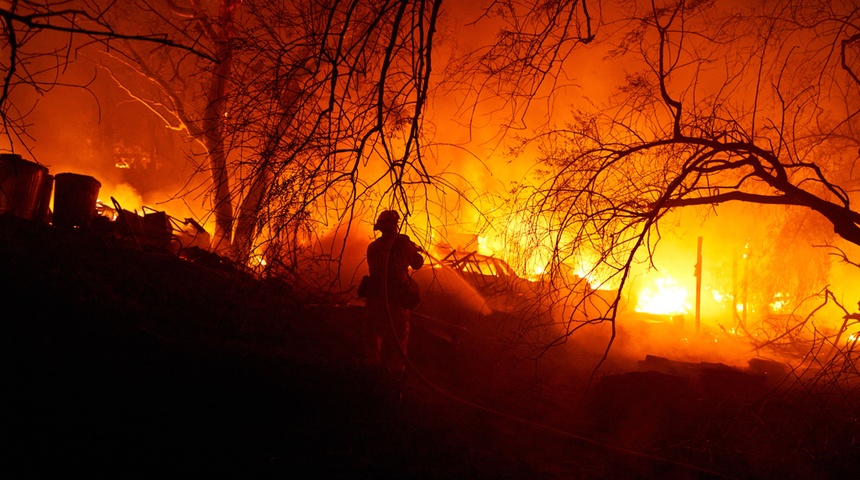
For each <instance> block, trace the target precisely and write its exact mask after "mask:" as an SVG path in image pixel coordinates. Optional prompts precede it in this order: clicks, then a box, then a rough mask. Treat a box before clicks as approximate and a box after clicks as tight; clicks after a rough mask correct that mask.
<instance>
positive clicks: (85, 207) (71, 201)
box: [53, 172, 102, 228]
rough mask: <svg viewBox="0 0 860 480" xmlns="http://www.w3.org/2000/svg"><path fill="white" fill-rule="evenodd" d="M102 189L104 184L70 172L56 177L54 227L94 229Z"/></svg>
mask: <svg viewBox="0 0 860 480" xmlns="http://www.w3.org/2000/svg"><path fill="white" fill-rule="evenodd" d="M101 187H102V184H101V183H100V182H99V181H98V180H96V179H95V178H93V177H91V176H89V175H81V174H78V173H70V172H65V173H58V174H56V175H54V216H53V224H54V226H55V227H59V228H75V227H78V228H90V227H92V225H93V218H95V216H96V202H97V201H98V196H99V189H100V188H101Z"/></svg>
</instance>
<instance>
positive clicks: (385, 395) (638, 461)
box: [0, 217, 860, 479]
mask: <svg viewBox="0 0 860 480" xmlns="http://www.w3.org/2000/svg"><path fill="white" fill-rule="evenodd" d="M215 260H216V259H214V258H208V259H207V261H205V262H204V261H200V262H190V261H187V260H183V259H180V258H178V257H175V256H171V255H164V254H154V253H144V252H140V251H138V250H136V249H135V248H130V246H129V245H127V244H117V243H115V241H112V240H108V239H105V238H103V237H100V236H98V235H95V234H92V233H88V232H83V231H80V230H68V231H63V230H57V229H54V228H52V227H49V226H45V225H40V224H35V223H31V222H26V221H23V220H19V219H16V218H11V217H0V268H2V270H0V300H2V312H3V314H2V322H3V326H4V330H5V333H4V336H3V338H4V340H5V342H4V344H5V348H4V349H3V353H4V361H3V377H2V378H3V386H4V388H3V397H4V399H5V400H6V401H5V402H4V404H5V409H4V414H3V419H4V420H3V422H4V425H3V432H4V437H5V438H4V439H5V440H6V445H7V447H6V448H5V449H4V456H5V457H6V458H5V459H4V461H3V462H2V467H0V468H2V469H3V470H4V471H3V476H4V477H5V478H22V477H44V476H46V475H51V476H63V477H68V476H71V474H76V473H78V474H86V475H87V476H88V477H112V478H116V477H120V478H125V477H129V476H145V477H150V478H151V477H153V476H167V475H171V476H175V475H182V476H188V477H198V476H203V475H207V476H208V475H220V476H227V477H239V476H241V477H243V478H260V477H268V476H273V477H274V476H277V477H285V476H287V477H290V478H296V477H298V478H528V479H533V478H720V476H721V475H719V474H717V473H715V472H720V473H722V474H725V475H726V476H729V477H740V478H837V476H838V475H839V474H841V473H843V472H846V471H849V470H850V469H852V468H853V469H856V468H857V467H858V462H860V460H858V458H860V455H858V452H860V448H858V444H859V443H860V441H858V435H857V432H858V430H857V425H858V424H857V416H856V415H854V416H852V414H851V410H850V409H849V410H847V411H846V410H842V411H840V415H839V418H838V420H839V422H838V423H835V422H824V421H820V420H821V418H828V419H829V418H832V419H834V420H837V418H836V417H835V416H833V415H831V414H832V411H833V410H828V409H826V408H825V407H824V406H822V404H820V403H819V402H815V405H817V406H819V407H820V408H819V410H817V411H813V410H808V412H811V414H812V416H807V417H802V416H798V415H797V414H796V413H797V412H798V410H797V407H798V405H807V403H801V402H800V401H797V402H789V401H781V402H767V403H763V402H761V401H759V399H761V398H763V396H765V395H766V394H767V393H768V391H769V390H768V388H769V387H768V386H767V385H766V384H764V383H762V382H759V381H758V379H757V378H755V377H750V376H749V375H746V374H743V373H741V372H738V371H734V370H732V369H721V368H717V369H708V370H707V375H703V376H701V377H696V378H692V377H689V376H685V375H677V374H673V373H672V372H669V373H666V372H654V371H640V372H630V373H626V374H616V375H611V376H607V377H605V378H603V380H602V381H600V382H599V383H598V384H597V385H596V388H595V389H594V390H593V392H592V393H590V394H589V395H583V391H582V388H581V387H582V383H581V382H580V381H579V380H581V379H580V378H578V377H577V375H578V374H577V373H576V372H574V371H573V370H572V369H569V368H566V367H565V365H564V362H563V361H562V360H560V358H555V357H553V356H552V355H549V356H548V357H547V358H546V359H545V360H543V361H542V363H541V364H540V365H539V366H538V365H537V364H533V363H529V362H530V361H528V362H523V361H522V360H521V359H520V358H519V357H518V356H517V355H515V354H514V353H513V352H511V351H508V350H505V349H503V348H500V347H499V346H498V345H494V344H493V342H492V341H490V340H489V339H486V338H479V335H477V334H476V335H473V336H471V337H466V338H465V339H464V340H463V342H462V343H459V344H456V343H451V342H448V341H446V340H445V339H444V338H440V337H438V336H434V335H430V334H428V333H427V331H425V330H423V329H422V328H420V322H416V325H417V328H415V330H414V335H413V337H412V342H411V344H410V345H411V346H410V348H411V352H410V355H411V357H412V360H413V362H414V363H415V365H416V366H417V367H418V368H419V370H420V371H421V375H423V376H424V377H426V378H427V379H428V380H429V382H430V383H425V382H424V381H422V379H421V378H419V376H418V375H413V378H412V381H411V382H410V384H409V388H408V389H407V391H406V393H405V395H404V397H403V399H402V400H398V398H397V396H396V395H394V394H393V392H392V382H391V381H390V379H389V378H388V377H387V376H386V375H384V374H382V373H381V372H379V371H376V370H374V369H372V368H370V367H366V366H363V365H362V364H361V362H360V361H358V360H359V357H360V351H361V348H360V347H361V335H360V332H361V328H360V326H361V315H362V309H361V308H360V307H348V306H325V307H324V306H318V305H317V306H311V305H303V304H302V303H301V302H299V301H297V300H296V298H295V297H294V295H293V293H292V292H291V289H290V288H289V286H288V285H285V284H283V283H279V282H261V281H258V280H255V279H254V278H252V277H250V276H248V275H246V274H243V273H241V272H239V271H237V270H235V269H232V268H230V267H229V265H227V264H220V263H218V262H217V261H215ZM787 412H790V413H791V415H787ZM843 414H844V415H843ZM801 417H802V418H808V419H809V420H808V421H807V420H803V421H800V420H791V421H790V419H797V418H801ZM852 418H853V420H852ZM846 419H847V420H846ZM852 422H853V423H852ZM834 425H836V427H834ZM668 459H671V460H668Z"/></svg>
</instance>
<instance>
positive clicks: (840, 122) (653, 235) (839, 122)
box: [523, 1, 860, 344]
mask: <svg viewBox="0 0 860 480" xmlns="http://www.w3.org/2000/svg"><path fill="white" fill-rule="evenodd" d="M621 6H622V7H624V8H627V10H619V12H620V13H618V15H619V16H618V18H619V20H618V21H617V22H616V24H617V25H624V28H621V29H620V30H619V31H618V32H617V35H619V37H618V38H620V40H619V41H617V48H616V49H615V50H614V51H613V52H611V55H610V57H608V58H607V59H606V61H607V62H611V61H622V62H624V65H625V69H624V70H625V73H626V75H625V78H624V81H623V82H622V84H621V85H620V86H619V88H618V89H617V90H616V91H615V92H614V93H613V96H612V97H611V98H609V99H608V100H607V101H606V102H604V103H600V104H597V105H594V108H587V107H584V106H583V105H582V104H580V105H579V106H578V108H576V109H575V110H574V112H573V113H572V115H571V116H570V118H569V121H567V122H566V125H564V126H562V127H559V126H552V127H551V128H549V129H547V130H546V131H545V132H544V133H542V134H540V135H537V136H535V137H534V138H532V139H531V142H535V143H538V144H540V146H541V148H542V152H543V154H544V159H543V164H544V165H545V169H546V172H547V173H546V176H545V182H544V183H543V184H541V185H539V186H538V187H537V188H535V189H534V190H529V191H524V194H525V196H524V200H523V201H524V202H526V206H525V207H524V209H526V210H527V211H529V212H532V213H533V214H534V215H536V216H537V217H539V218H541V221H542V222H544V223H545V224H547V225H549V228H547V229H544V231H545V232H546V233H545V235H546V236H547V237H548V240H547V241H549V242H551V244H552V245H554V246H555V249H554V253H555V256H554V257H553V261H554V263H555V266H556V267H559V266H561V265H563V264H569V263H571V262H573V261H575V258H574V257H576V256H577V255H581V254H582V252H583V250H586V251H589V252H591V254H592V255H594V257H595V258H596V259H597V261H596V262H594V265H595V268H596V269H599V270H601V277H602V279H603V281H607V282H611V283H612V284H613V285H614V286H615V288H617V289H618V291H619V292H620V291H621V289H623V288H624V286H625V284H626V282H627V281H628V278H629V273H630V269H631V267H632V266H633V264H634V262H635V261H636V258H637V255H638V254H639V253H640V251H642V250H645V251H646V252H650V251H651V250H650V249H652V248H654V246H655V245H656V243H657V240H658V239H659V238H660V220H661V218H662V217H663V216H664V215H665V214H666V213H667V212H669V211H671V210H672V209H675V208H679V207H688V206H713V205H717V204H720V203H725V202H732V201H740V202H750V203H758V204H775V205H784V206H789V207H803V208H805V209H809V210H810V211H812V212H814V213H815V214H817V215H820V216H821V217H822V218H824V219H826V221H827V222H829V224H830V225H831V226H832V230H833V232H834V233H835V235H836V236H838V237H839V238H841V239H842V240H844V241H847V242H849V243H851V244H855V245H860V213H858V211H857V210H856V208H855V207H854V205H853V203H852V200H856V197H854V193H855V192H856V188H857V173H856V172H855V169H854V166H855V165H856V162H857V160H858V156H857V152H858V146H860V136H858V134H857V128H858V123H857V121H858V113H860V110H858V109H860V83H858V81H857V79H858V77H857V74H856V72H857V69H858V68H860V64H858V61H860V56H858V53H860V42H858V38H860V36H858V32H860V18H858V12H857V10H856V8H854V6H853V5H852V4H851V2H835V3H834V2H792V1H773V2H762V3H761V4H756V5H754V6H748V7H730V6H723V5H722V4H719V3H718V2H708V1H701V2H688V1H668V2H651V3H650V4H648V5H645V4H641V5H640V4H639V2H623V3H622V5H621ZM822 240H823V241H828V242H829V241H835V240H834V239H828V238H823V239H822ZM648 257H649V258H650V253H649V255H648ZM620 298H621V296H620V293H619V294H618V295H617V296H616V298H615V300H614V302H611V303H610V304H609V305H608V308H606V309H604V310H603V311H602V312H600V314H599V315H597V316H591V317H586V318H583V317H579V318H577V317H576V316H575V315H574V316H569V317H568V319H567V320H566V327H565V328H564V329H563V330H562V334H561V338H562V339H563V338H564V337H566V336H567V335H570V334H572V333H573V332H575V331H576V330H577V329H578V328H579V327H580V326H581V325H583V324H588V323H591V322H602V321H608V322H611V323H612V326H613V335H612V338H614V337H615V320H616V315H617V312H618V306H619V301H620ZM577 301H579V302H581V300H577ZM611 343H612V342H611V340H610V344H611Z"/></svg>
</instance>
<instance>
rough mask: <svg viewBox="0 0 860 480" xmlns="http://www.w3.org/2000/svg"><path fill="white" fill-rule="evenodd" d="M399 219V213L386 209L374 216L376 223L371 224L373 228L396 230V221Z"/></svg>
mask: <svg viewBox="0 0 860 480" xmlns="http://www.w3.org/2000/svg"><path fill="white" fill-rule="evenodd" d="M399 221H400V214H399V213H397V211H395V210H386V211H384V212H382V213H380V214H379V216H378V217H376V223H375V224H374V225H373V229H374V230H380V231H386V230H395V231H396V230H397V222H399Z"/></svg>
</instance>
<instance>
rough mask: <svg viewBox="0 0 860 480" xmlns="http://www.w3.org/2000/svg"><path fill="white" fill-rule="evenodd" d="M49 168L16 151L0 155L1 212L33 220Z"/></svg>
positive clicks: (37, 212) (36, 213)
mask: <svg viewBox="0 0 860 480" xmlns="http://www.w3.org/2000/svg"><path fill="white" fill-rule="evenodd" d="M47 178H48V169H47V168H46V167H43V166H42V165H39V164H38V163H35V162H31V161H29V160H24V159H23V158H21V156H20V155H18V154H15V153H3V154H0V214H11V215H14V216H16V217H20V218H24V219H27V220H34V219H36V217H37V215H38V214H39V213H40V212H39V207H40V200H41V198H42V196H41V194H42V192H43V185H44V182H45V181H46V180H47Z"/></svg>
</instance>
